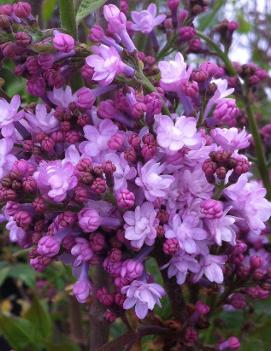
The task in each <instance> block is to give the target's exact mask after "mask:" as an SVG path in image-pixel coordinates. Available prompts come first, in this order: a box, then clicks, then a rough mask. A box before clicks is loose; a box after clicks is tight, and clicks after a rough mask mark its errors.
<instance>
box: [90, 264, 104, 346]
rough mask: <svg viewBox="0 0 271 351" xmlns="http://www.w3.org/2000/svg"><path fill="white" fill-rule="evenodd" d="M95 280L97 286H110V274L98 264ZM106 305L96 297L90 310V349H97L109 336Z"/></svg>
mask: <svg viewBox="0 0 271 351" xmlns="http://www.w3.org/2000/svg"><path fill="white" fill-rule="evenodd" d="M93 282H94V284H95V287H97V288H100V287H106V286H108V276H107V274H106V272H105V271H104V270H103V268H102V267H101V266H97V268H96V271H95V274H94V277H93ZM104 312H105V307H104V306H103V305H102V304H100V303H99V302H98V301H97V299H94V300H93V302H92V304H91V306H90V311H89V321H90V329H89V351H96V350H97V349H98V348H99V347H100V346H102V345H104V344H105V343H106V342H107V340H108V337H109V324H108V322H107V321H106V320H105V319H104Z"/></svg>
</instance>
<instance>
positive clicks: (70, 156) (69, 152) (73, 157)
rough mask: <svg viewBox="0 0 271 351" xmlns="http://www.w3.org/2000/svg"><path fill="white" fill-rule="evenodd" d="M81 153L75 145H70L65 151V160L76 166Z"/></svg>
mask: <svg viewBox="0 0 271 351" xmlns="http://www.w3.org/2000/svg"><path fill="white" fill-rule="evenodd" d="M80 159H81V155H80V152H79V151H78V150H77V147H76V146H75V145H70V146H68V147H67V149H66V151H65V160H66V161H69V162H71V163H72V164H73V165H74V166H75V165H77V163H78V162H79V161H80Z"/></svg>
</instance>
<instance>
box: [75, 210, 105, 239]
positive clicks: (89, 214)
mask: <svg viewBox="0 0 271 351" xmlns="http://www.w3.org/2000/svg"><path fill="white" fill-rule="evenodd" d="M78 219H79V226H80V228H81V229H82V230H83V232H85V233H91V232H94V231H95V230H97V229H98V228H99V226H100V225H101V217H100V215H99V213H98V212H97V211H96V210H94V209H91V208H84V209H82V210H81V211H80V212H79V214H78Z"/></svg>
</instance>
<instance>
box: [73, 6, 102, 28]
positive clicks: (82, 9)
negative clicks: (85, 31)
mask: <svg viewBox="0 0 271 351" xmlns="http://www.w3.org/2000/svg"><path fill="white" fill-rule="evenodd" d="M105 3H106V0H82V1H81V3H80V5H79V8H78V11H77V14H76V23H77V24H79V23H80V22H81V21H82V19H83V18H85V17H87V16H88V15H90V14H91V13H92V12H94V11H96V10H97V9H98V8H99V7H101V6H103V4H105Z"/></svg>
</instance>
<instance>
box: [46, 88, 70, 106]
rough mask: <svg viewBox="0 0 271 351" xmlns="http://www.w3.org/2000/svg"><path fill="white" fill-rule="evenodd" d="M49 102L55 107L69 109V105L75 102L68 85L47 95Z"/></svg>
mask: <svg viewBox="0 0 271 351" xmlns="http://www.w3.org/2000/svg"><path fill="white" fill-rule="evenodd" d="M47 95H48V98H49V100H50V101H51V102H52V103H53V104H54V105H56V106H61V107H63V108H67V107H69V104H70V103H72V102H75V101H76V96H75V95H73V93H72V89H71V87H70V86H69V85H67V86H66V87H63V88H54V90H53V91H49V92H48V93H47Z"/></svg>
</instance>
